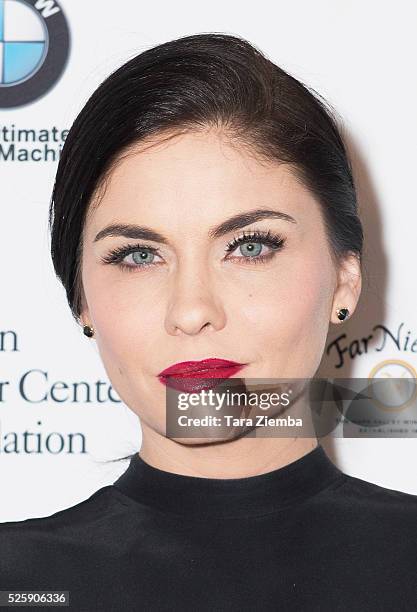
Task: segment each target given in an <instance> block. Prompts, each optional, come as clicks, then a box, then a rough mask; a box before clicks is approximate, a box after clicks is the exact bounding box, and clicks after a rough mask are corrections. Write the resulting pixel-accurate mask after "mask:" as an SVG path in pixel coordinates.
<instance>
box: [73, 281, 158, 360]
mask: <svg viewBox="0 0 417 612" xmlns="http://www.w3.org/2000/svg"><path fill="white" fill-rule="evenodd" d="M134 274H135V273H129V272H126V273H125V274H124V275H123V276H119V277H118V278H117V279H116V278H111V277H109V274H108V273H107V274H104V273H103V274H100V273H97V271H95V272H94V274H91V276H90V277H88V273H86V279H85V288H86V297H87V302H88V306H89V309H90V313H91V317H92V320H93V322H94V324H95V326H96V328H97V330H99V333H98V334H97V345H98V348H99V350H100V354H101V356H102V359H103V362H104V365H105V366H108V367H112V368H113V369H114V368H115V367H116V364H120V367H123V369H125V368H126V366H127V367H129V364H130V363H132V364H135V368H137V369H138V370H139V371H140V370H141V369H142V365H143V364H144V363H145V362H146V359H147V358H148V357H149V355H150V354H151V352H152V350H155V347H154V340H155V335H156V333H157V330H159V329H160V327H161V317H162V312H161V308H163V302H162V300H160V299H157V296H156V295H155V291H152V286H151V285H150V284H149V283H148V285H147V290H146V291H143V282H141V281H140V279H135V278H132V276H134ZM106 369H107V368H106Z"/></svg>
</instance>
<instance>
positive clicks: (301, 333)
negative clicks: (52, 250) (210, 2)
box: [82, 131, 355, 434]
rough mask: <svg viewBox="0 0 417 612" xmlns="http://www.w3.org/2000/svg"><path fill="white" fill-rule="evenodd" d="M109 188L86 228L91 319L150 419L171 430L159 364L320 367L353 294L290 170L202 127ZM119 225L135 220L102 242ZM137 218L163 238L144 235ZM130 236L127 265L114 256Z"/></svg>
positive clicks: (123, 384)
mask: <svg viewBox="0 0 417 612" xmlns="http://www.w3.org/2000/svg"><path fill="white" fill-rule="evenodd" d="M101 195H102V198H101V200H100V201H99V203H98V206H97V207H95V206H94V207H93V208H91V209H90V214H89V216H88V218H87V220H86V224H85V227H84V235H83V240H84V244H83V257H82V282H83V288H84V296H85V307H84V310H83V313H82V319H83V322H84V323H88V324H90V325H92V326H93V327H94V330H95V339H96V341H97V345H98V349H99V352H100V355H101V358H102V360H103V364H104V367H105V369H106V372H107V374H108V376H109V379H110V381H111V383H112V385H113V387H114V388H115V389H116V391H117V392H118V394H119V395H120V397H121V399H122V400H123V401H124V402H125V404H127V405H128V406H129V407H130V408H131V409H132V410H133V411H134V412H135V413H137V414H138V415H139V416H140V418H141V421H142V423H145V424H146V425H148V426H149V427H151V428H152V429H153V430H155V431H157V432H159V433H161V434H164V433H165V401H166V387H165V386H164V384H163V383H162V382H160V380H159V379H158V374H159V373H160V372H161V370H164V369H165V368H167V367H168V366H170V365H172V364H174V363H177V362H181V361H189V360H201V359H205V358H210V357H212V358H213V357H216V358H220V359H228V360H232V361H237V362H240V363H244V364H246V365H245V367H244V368H243V369H242V370H241V371H240V372H239V373H238V374H237V375H236V376H238V377H242V378H246V377H247V378H291V377H297V378H308V377H312V376H314V374H315V372H316V371H317V368H318V366H319V364H320V361H321V358H322V354H323V350H324V346H325V342H326V337H327V332H328V326H329V321H330V320H332V321H334V322H336V321H337V319H335V315H333V313H332V311H334V309H335V308H336V307H338V306H344V305H348V306H349V308H350V310H351V311H352V309H353V308H352V306H354V305H355V303H354V302H353V301H352V296H351V295H350V294H349V295H348V293H349V288H348V287H346V286H345V285H341V284H340V283H339V280H340V277H339V275H338V271H337V270H336V269H335V267H334V264H333V262H332V259H331V256H330V251H329V245H328V241H327V238H326V236H325V230H324V224H323V219H322V217H321V212H320V206H319V204H318V202H316V200H315V198H314V197H313V196H312V195H311V193H310V192H309V191H308V190H307V189H306V188H305V187H303V186H302V185H301V184H300V182H299V181H297V179H296V178H295V176H294V175H293V174H292V173H291V171H290V169H289V168H288V167H286V166H285V165H279V164H278V163H270V164H267V163H266V162H262V163H261V162H260V161H259V160H256V159H255V158H254V157H253V156H251V155H250V154H249V153H248V152H247V151H245V150H244V149H243V148H241V149H240V148H237V147H236V146H231V144H230V143H229V142H228V140H227V138H226V137H225V136H222V135H221V134H220V133H219V132H215V131H207V132H205V133H194V132H193V133H189V134H187V135H180V136H176V137H174V138H173V139H171V140H169V141H167V142H164V143H159V144H157V145H154V146H152V147H150V148H147V149H146V150H145V148H143V150H141V149H140V148H139V147H137V148H136V149H135V152H134V153H131V154H130V155H129V156H128V157H125V158H124V159H123V160H122V161H119V163H118V164H117V165H116V167H115V168H114V169H113V171H112V173H111V174H110V177H109V180H108V183H107V187H106V190H105V192H104V195H103V194H101ZM255 211H263V212H262V213H260V214H259V215H258V216H255V215H254V212H255ZM277 213H283V215H282V216H281V218H280V215H279V214H277ZM252 215H253V216H252ZM286 216H288V217H286ZM233 220H234V221H235V223H234V225H233V224H232V221H233ZM226 223H228V225H227V224H226ZM114 224H117V225H122V226H131V227H130V230H129V231H130V237H129V236H128V235H115V234H114V233H110V234H109V235H106V236H105V237H102V238H98V239H97V238H96V237H97V235H98V234H99V233H103V230H105V229H106V228H108V227H109V226H110V225H114ZM135 228H136V229H135ZM139 228H140V229H141V231H142V232H143V231H146V232H153V233H154V234H142V235H147V237H146V239H142V238H141V239H138V238H135V237H134V236H135V231H136V236H138V235H139ZM254 232H258V235H256V236H255V238H254V237H253V236H252V238H251V239H249V241H247V242H246V243H243V244H239V243H236V242H234V241H236V240H239V238H241V237H244V236H245V237H247V236H248V235H249V236H251V235H252V234H253V233H254ZM267 232H268V233H269V240H271V241H268V239H267V240H266V242H262V239H263V237H264V235H265V234H266V233H267ZM127 233H128V232H126V234H127ZM250 240H251V241H250ZM280 240H283V241H284V242H281V243H280ZM128 245H130V246H132V245H133V247H134V248H133V249H131V252H130V254H129V253H128V254H125V255H123V254H122V257H124V259H123V260H122V261H120V262H119V263H104V262H103V260H105V259H107V260H110V259H111V252H112V251H114V250H115V249H119V250H120V249H123V248H125V247H127V246H128ZM143 247H151V249H152V250H149V249H145V250H143ZM274 247H277V248H274ZM141 248H142V250H141ZM348 298H349V299H348ZM347 300H348V301H347Z"/></svg>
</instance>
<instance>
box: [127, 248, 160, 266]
mask: <svg viewBox="0 0 417 612" xmlns="http://www.w3.org/2000/svg"><path fill="white" fill-rule="evenodd" d="M131 255H132V259H133V261H134V262H135V263H136V264H150V263H152V262H153V260H154V257H155V254H154V253H151V252H150V251H133V253H131Z"/></svg>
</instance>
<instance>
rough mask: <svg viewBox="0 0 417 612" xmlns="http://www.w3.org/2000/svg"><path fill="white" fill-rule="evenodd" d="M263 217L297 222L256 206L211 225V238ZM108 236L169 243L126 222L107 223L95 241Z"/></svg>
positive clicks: (287, 216) (160, 235) (209, 234)
mask: <svg viewBox="0 0 417 612" xmlns="http://www.w3.org/2000/svg"><path fill="white" fill-rule="evenodd" d="M262 219H282V220H283V221H288V222H290V223H297V221H296V220H295V219H294V217H291V215H288V214H287V213H284V212H281V211H279V210H271V209H269V208H256V209H255V210H251V211H248V212H244V213H240V214H237V215H234V216H233V217H230V218H229V219H226V221H223V222H222V223H220V224H219V225H215V226H214V227H211V228H210V229H209V231H208V236H209V238H220V237H221V236H224V235H225V234H228V233H229V232H232V231H235V230H238V229H241V228H242V227H246V226H247V225H250V224H251V223H254V222H255V221H261V220H262ZM108 236H123V237H124V238H132V239H136V240H153V241H155V242H160V243H161V244H169V240H168V239H167V238H166V237H165V236H164V235H163V234H160V233H159V232H156V231H155V230H153V229H151V228H149V227H146V226H143V225H132V224H126V223H112V224H111V225H107V226H106V227H105V228H103V229H102V230H100V231H99V232H98V234H97V235H96V237H95V238H94V242H97V241H98V240H102V239H103V238H107V237H108Z"/></svg>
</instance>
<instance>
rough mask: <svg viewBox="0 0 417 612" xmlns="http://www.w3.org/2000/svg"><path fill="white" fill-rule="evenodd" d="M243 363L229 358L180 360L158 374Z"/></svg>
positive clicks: (179, 372) (229, 366) (225, 366)
mask: <svg viewBox="0 0 417 612" xmlns="http://www.w3.org/2000/svg"><path fill="white" fill-rule="evenodd" d="M242 365H245V364H243V363H239V362H237V361H230V360H229V359H217V358H209V359H201V360H200V361H180V362H179V363H174V365H172V366H169V367H168V368H166V369H165V370H162V372H160V373H159V374H158V376H175V374H183V373H184V374H185V373H189V372H199V371H200V370H201V371H205V370H208V369H216V368H232V367H236V366H242Z"/></svg>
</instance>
